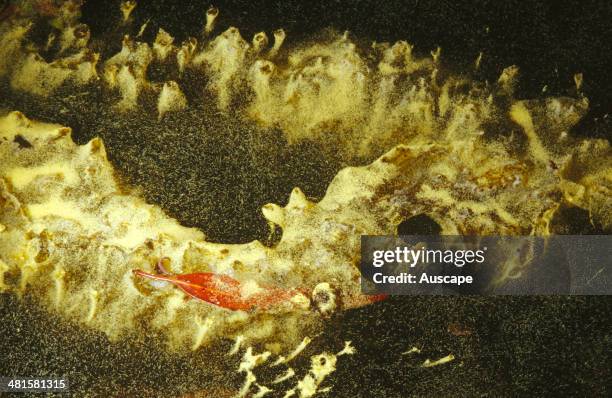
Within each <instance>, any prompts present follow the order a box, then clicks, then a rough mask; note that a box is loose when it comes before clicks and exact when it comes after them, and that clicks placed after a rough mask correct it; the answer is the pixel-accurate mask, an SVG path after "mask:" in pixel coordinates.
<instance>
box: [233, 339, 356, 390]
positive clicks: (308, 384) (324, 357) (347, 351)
mask: <svg viewBox="0 0 612 398" xmlns="http://www.w3.org/2000/svg"><path fill="white" fill-rule="evenodd" d="M307 339H308V340H306V339H305V340H304V341H303V342H302V343H300V345H298V346H297V347H296V348H295V349H294V350H293V352H292V353H291V354H289V355H288V356H287V357H286V358H285V357H284V356H280V357H279V358H278V359H277V360H276V361H275V362H274V363H272V364H271V365H269V366H272V367H274V366H278V365H279V364H286V363H287V362H289V361H291V360H292V359H294V358H295V357H296V356H297V355H298V354H300V353H301V352H302V350H303V349H304V348H305V346H306V345H307V344H308V343H309V342H310V339H309V338H307ZM306 341H307V342H306ZM236 342H237V343H238V342H239V340H236ZM305 342H306V343H305ZM237 347H238V346H237ZM236 352H237V349H233V350H232V351H231V352H230V355H234V354H236ZM355 352H356V350H355V347H353V346H352V345H351V342H350V341H346V342H345V343H344V348H343V349H342V350H340V351H339V352H337V353H335V354H331V353H328V352H322V353H320V354H317V355H313V356H311V357H310V363H311V366H310V369H309V371H308V372H307V373H306V374H305V375H304V377H303V378H302V379H300V380H298V381H297V382H296V383H295V385H294V387H293V388H290V389H288V390H286V391H284V394H283V395H282V396H283V397H286V398H289V397H293V396H296V397H300V398H309V397H313V396H315V395H317V394H318V393H325V392H329V391H331V389H332V387H331V386H327V387H323V388H321V384H323V382H324V381H325V379H326V378H327V377H328V376H329V375H330V374H332V373H333V372H335V371H336V363H337V362H338V357H341V356H343V355H353V354H355ZM271 355H272V353H271V352H270V351H264V352H262V353H260V354H254V353H253V347H247V348H246V350H245V351H244V354H243V356H242V361H241V362H240V366H239V367H238V372H239V373H245V377H244V382H243V385H242V388H241V389H240V391H239V392H238V394H237V397H246V396H252V397H263V396H265V395H267V394H269V393H272V392H274V391H275V389H274V388H270V387H269V386H266V385H261V384H259V383H258V380H257V376H256V375H255V372H254V370H255V368H257V367H258V366H260V365H263V364H265V363H267V362H268V359H269V358H270V357H271ZM295 376H296V373H295V370H293V368H291V367H288V366H287V368H286V370H285V372H284V373H282V374H280V375H279V376H278V377H276V378H275V379H274V380H273V381H272V387H274V385H277V384H280V383H284V382H286V381H288V380H291V379H293V378H294V377H295ZM254 389H256V391H253V390H254ZM280 391H281V392H283V391H282V390H280ZM253 393H254V394H253ZM279 396H281V395H279Z"/></svg>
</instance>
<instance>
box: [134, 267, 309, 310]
mask: <svg viewBox="0 0 612 398" xmlns="http://www.w3.org/2000/svg"><path fill="white" fill-rule="evenodd" d="M162 270H163V268H162ZM133 272H134V275H138V276H142V277H145V278H150V279H155V280H161V281H168V282H170V283H173V284H175V285H176V286H178V287H179V288H180V289H181V290H183V291H184V292H185V293H187V294H188V295H190V296H192V297H195V298H197V299H199V300H203V301H206V302H208V303H211V304H214V305H218V306H219V307H223V308H227V309H230V310H234V311H236V310H249V309H252V308H268V307H270V306H273V305H275V304H279V303H281V302H283V301H286V300H289V299H290V298H292V297H293V296H294V295H296V294H298V293H299V292H298V291H296V290H285V289H278V288H263V289H261V290H260V291H258V292H256V293H253V294H249V295H248V296H244V293H243V291H242V289H241V284H240V282H239V281H237V280H236V279H234V278H231V277H229V276H227V275H218V274H214V273H210V272H204V273H194V274H183V275H180V274H179V275H169V274H160V275H155V274H150V273H148V272H144V271H141V270H134V271H133Z"/></svg>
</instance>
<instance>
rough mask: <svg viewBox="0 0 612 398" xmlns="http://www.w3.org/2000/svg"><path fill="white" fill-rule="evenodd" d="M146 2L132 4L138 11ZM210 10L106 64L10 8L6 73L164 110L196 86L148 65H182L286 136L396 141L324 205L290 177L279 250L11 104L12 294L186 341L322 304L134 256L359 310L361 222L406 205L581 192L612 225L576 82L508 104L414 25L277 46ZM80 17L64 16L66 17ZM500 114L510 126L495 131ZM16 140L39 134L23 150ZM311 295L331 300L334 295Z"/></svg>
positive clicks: (399, 214) (5, 167) (8, 219)
mask: <svg viewBox="0 0 612 398" xmlns="http://www.w3.org/2000/svg"><path fill="white" fill-rule="evenodd" d="M134 5H135V2H131V1H126V2H123V5H122V9H121V10H122V12H123V18H124V20H125V21H126V23H127V22H128V20H129V19H130V13H131V11H132V9H133V8H134ZM217 15H218V10H217V9H214V8H211V9H210V10H209V11H208V13H207V14H206V26H205V27H204V34H203V38H202V42H198V40H196V39H189V40H187V41H186V42H185V43H183V44H181V45H179V46H175V45H174V39H173V38H172V37H171V36H170V34H168V33H167V32H165V31H163V30H160V31H159V34H158V35H157V38H156V41H155V43H153V45H152V46H151V45H149V44H148V43H145V42H139V41H137V40H135V39H134V38H131V37H129V36H126V37H125V38H124V40H123V46H122V49H121V51H120V52H119V53H117V54H116V55H114V56H112V57H111V58H110V59H107V60H101V61H100V62H98V55H97V54H94V53H93V52H91V50H89V49H88V48H87V40H82V41H81V42H78V43H76V42H75V43H72V42H70V43H71V44H70V45H68V46H67V47H66V50H65V51H66V54H62V55H61V57H60V58H59V59H56V60H54V61H51V62H47V61H45V60H44V59H42V57H40V56H39V55H38V54H37V53H36V50H37V49H36V48H35V47H34V45H33V44H32V43H28V42H27V40H26V33H27V32H28V30H29V29H30V28H31V24H30V23H29V22H28V21H27V20H21V21H19V20H17V21H13V22H11V23H6V24H3V25H2V26H1V29H0V33H1V35H0V78H3V79H8V80H9V81H10V85H11V88H12V90H15V91H24V92H27V93H29V94H33V95H37V96H40V97H41V98H44V97H47V96H52V95H53V94H54V92H55V91H56V90H57V89H58V88H59V87H60V86H61V85H65V84H73V85H76V86H81V85H84V84H102V85H103V86H104V87H105V90H108V92H109V93H111V92H117V93H119V95H120V96H121V99H120V101H119V103H118V104H117V110H118V111H121V112H130V111H131V110H133V109H135V108H137V107H139V98H140V96H142V95H144V94H143V93H149V94H150V93H151V92H153V93H154V94H155V95H156V96H157V98H158V101H157V105H158V107H157V114H155V115H151V117H152V119H153V120H154V119H155V118H160V119H161V118H162V117H163V116H164V115H165V114H167V113H168V112H180V111H181V110H182V109H184V108H185V107H187V106H188V105H187V103H188V100H189V101H191V99H190V98H189V99H187V98H186V97H185V95H184V94H183V90H181V87H180V85H179V84H178V83H175V82H174V81H168V82H163V83H161V84H160V83H151V82H149V81H147V70H148V68H149V67H150V65H152V64H153V63H156V62H166V63H174V64H176V65H175V66H176V68H177V71H178V72H179V73H183V72H185V71H187V70H190V72H193V73H200V74H202V75H205V76H206V78H207V82H208V86H207V93H208V94H209V95H212V96H213V98H214V99H215V102H216V104H217V107H218V108H219V110H220V111H222V112H228V111H230V110H231V109H233V106H234V104H235V103H238V105H237V106H238V110H239V111H241V112H242V114H243V115H244V116H245V118H246V119H250V120H252V121H255V122H257V123H259V124H261V125H264V126H266V127H276V128H279V129H280V130H282V131H283V132H284V134H286V136H287V137H288V140H289V141H290V142H297V141H300V140H302V139H304V138H309V139H318V140H323V141H326V140H333V141H334V142H339V143H340V144H341V145H340V147H342V148H345V149H346V151H347V153H357V152H358V153H360V154H361V155H364V156H372V154H373V153H384V155H382V156H381V157H379V158H378V159H377V160H375V161H373V162H372V163H371V164H369V165H366V166H362V167H347V168H345V169H343V170H341V171H340V172H339V173H338V174H337V175H336V177H335V178H334V180H333V181H332V182H331V184H330V185H329V187H328V189H327V193H326V195H325V197H324V198H323V199H322V200H321V201H319V202H318V203H315V202H313V201H310V200H309V199H307V197H306V196H305V195H304V193H303V192H302V191H301V190H300V189H299V188H295V189H294V190H293V192H292V193H291V195H290V197H289V201H288V204H287V205H286V206H285V207H281V206H279V205H276V204H268V205H265V206H264V207H263V215H264V217H265V218H266V219H267V220H268V221H269V222H270V223H271V224H273V225H276V226H280V227H281V228H282V231H283V234H282V238H281V240H280V242H279V243H278V244H277V245H276V246H275V247H273V248H269V247H265V246H264V245H262V244H261V243H260V242H258V241H254V242H251V243H248V244H240V245H226V244H216V243H210V242H206V241H205V236H204V232H202V231H199V230H196V229H192V228H186V227H183V226H181V225H179V223H178V222H177V221H175V220H173V219H171V218H170V217H168V216H167V215H165V214H164V213H163V212H162V211H161V210H160V209H159V208H158V207H156V206H152V205H149V204H147V203H145V202H144V201H143V200H142V199H141V198H139V197H138V196H136V195H133V194H130V193H128V192H125V191H122V190H121V189H120V187H119V185H118V184H117V181H116V180H115V178H114V176H113V170H112V167H111V165H110V164H109V162H108V161H107V158H106V153H105V149H104V144H103V142H102V141H101V140H100V139H94V140H92V141H90V142H89V143H87V144H86V145H83V146H78V145H76V144H75V143H74V142H73V141H72V139H71V137H70V129H69V128H67V127H62V126H58V125H52V124H44V123H38V122H34V121H31V120H29V119H28V118H26V117H25V116H24V115H23V114H21V113H19V112H12V113H9V114H8V115H4V116H2V117H1V118H0V289H1V290H3V291H4V290H11V291H14V292H16V293H18V294H23V293H24V292H26V291H28V292H32V294H34V295H36V296H37V297H39V298H40V300H41V301H42V302H43V303H45V304H46V305H47V306H48V307H49V309H50V310H52V311H57V312H58V313H60V314H62V315H64V316H66V317H67V318H71V319H76V320H79V321H81V322H83V324H84V325H86V326H87V327H90V328H93V329H96V330H101V331H103V332H105V333H106V334H107V335H108V336H109V337H110V338H113V339H116V338H119V337H120V336H123V335H126V334H128V333H138V332H140V331H142V330H143V328H146V329H153V330H159V331H160V333H164V334H166V335H167V336H168V337H169V341H170V342H171V345H172V346H173V347H175V348H181V347H183V348H185V347H186V348H192V349H197V348H199V347H201V346H202V345H205V344H207V343H208V342H209V341H212V340H213V339H214V338H218V337H232V336H236V335H242V336H244V338H245V339H248V340H249V341H252V340H269V339H270V338H271V336H273V337H274V339H278V340H288V341H292V342H295V341H300V340H301V339H302V338H303V337H304V336H303V333H304V329H305V325H309V324H312V323H315V322H316V321H317V320H318V318H319V317H318V315H317V314H318V312H317V311H315V310H314V309H313V308H309V301H308V300H307V299H306V297H304V296H302V297H298V298H296V300H295V302H293V303H287V304H286V305H282V306H280V307H279V308H275V309H274V310H270V311H266V312H263V311H255V312H252V313H246V312H230V311H226V310H224V309H220V308H218V307H215V306H213V305H209V304H206V303H203V302H201V301H198V300H193V299H189V300H186V299H185V295H184V294H183V293H182V292H181V291H180V290H178V289H176V288H174V287H171V286H165V285H163V284H162V285H159V284H158V285H155V284H151V283H148V282H143V281H142V280H135V279H134V277H133V275H132V272H131V271H132V269H144V270H148V271H151V270H153V268H154V264H155V263H156V262H157V261H158V260H159V259H160V258H161V257H168V258H169V259H170V265H169V268H170V269H171V271H172V272H176V273H187V272H216V273H222V274H228V275H230V276H232V277H234V278H236V279H238V280H240V281H241V282H243V283H244V284H245V286H246V287H247V290H248V291H256V290H257V289H258V288H259V286H263V285H280V286H282V287H286V288H292V287H297V288H303V289H305V291H312V289H315V288H316V289H319V290H321V289H323V290H326V291H329V294H328V295H327V296H328V297H332V298H333V297H335V295H336V293H337V294H338V296H339V297H338V303H342V304H343V305H345V306H347V305H348V306H353V305H358V304H359V303H362V302H365V301H364V298H363V297H362V296H361V295H360V294H359V290H360V286H359V272H358V269H357V264H358V261H359V245H360V236H361V235H363V234H369V235H374V234H393V233H395V232H396V227H397V225H398V223H400V222H401V221H402V220H404V219H406V218H408V217H411V216H413V215H417V214H426V215H428V216H430V217H431V218H432V219H433V220H435V221H436V222H437V223H438V224H439V225H440V226H441V228H442V233H443V234H480V235H494V234H501V235H517V234H534V235H546V234H549V233H550V225H551V220H552V219H553V217H554V216H555V214H556V212H557V211H558V209H559V208H561V207H562V206H573V207H579V208H582V209H585V210H587V211H588V212H589V213H590V215H591V218H592V219H593V220H594V221H596V222H598V223H599V224H600V225H602V226H603V227H604V228H608V229H609V228H610V227H612V212H611V209H612V192H611V190H612V156H610V155H611V151H610V146H609V143H608V142H607V141H605V140H595V139H577V138H573V137H571V136H570V135H569V134H568V131H569V129H570V128H571V127H572V126H573V125H574V124H576V123H577V121H578V120H579V119H580V118H581V117H582V116H583V115H584V113H585V112H586V110H587V108H588V101H587V99H586V98H584V97H583V96H582V95H578V97H577V98H548V99H542V100H523V101H517V100H514V99H513V87H514V84H515V81H516V76H517V73H518V69H517V68H516V67H509V68H507V69H505V70H504V71H503V73H502V74H501V76H500V78H499V80H498V82H497V83H496V84H491V85H488V84H487V85H485V84H481V83H479V82H475V81H471V80H469V79H467V78H458V77H453V76H449V77H447V78H445V79H441V78H439V73H438V71H439V69H440V68H441V66H440V57H441V52H440V50H439V49H438V50H436V51H434V52H432V54H431V57H428V58H419V57H416V56H415V55H414V54H413V53H412V46H411V45H410V44H409V43H406V42H403V41H400V42H397V43H395V44H388V43H374V44H373V45H372V48H371V49H369V50H368V51H367V54H364V51H362V50H360V49H358V48H357V46H356V45H355V43H353V42H351V40H350V39H349V38H348V36H347V35H342V36H334V37H333V38H331V39H330V40H328V41H323V42H319V43H314V44H313V43H311V44H308V45H303V46H302V47H299V48H295V47H294V48H291V47H289V48H287V46H286V44H283V43H284V42H285V40H286V38H285V36H286V35H285V32H284V31H282V30H278V31H276V32H274V35H273V36H274V41H273V44H272V46H271V48H269V49H268V48H267V47H268V46H269V43H268V38H267V36H266V35H265V34H261V33H260V34H257V35H256V36H255V37H254V38H253V41H252V43H251V44H249V43H248V42H247V41H245V40H244V39H243V38H242V37H241V35H240V32H239V31H238V29H236V28H229V29H227V30H226V31H225V32H223V33H221V34H219V35H218V36H216V37H212V38H210V39H208V35H210V34H211V33H212V32H213V30H214V25H215V20H216V17H217ZM60 22H61V23H60ZM75 24H76V21H75V20H74V16H72V15H65V16H64V17H63V19H62V18H60V21H59V22H58V26H59V28H58V29H61V30H62V31H64V30H66V29H74V26H75ZM68 33H69V32H68ZM68 33H66V35H68ZM73 33H74V32H73ZM65 37H68V36H65ZM50 40H51V41H52V40H53V38H50ZM281 45H283V46H285V47H281ZM281 57H282V58H281ZM9 58H10V59H11V60H12V61H11V62H7V59H9ZM478 63H479V61H477V63H476V64H477V65H478ZM99 76H100V77H101V79H100V80H101V81H100V82H98V79H99ZM576 85H577V88H578V89H580V87H581V85H582V77H580V78H578V77H577V78H576ZM245 93H246V94H248V95H245ZM496 98H504V99H505V100H507V102H509V103H510V104H511V105H510V106H509V107H502V106H500V105H498V104H497V101H495V99H496ZM32 117H36V115H32ZM117 117H129V116H126V115H125V114H120V113H118V114H117ZM488 122H496V123H497V125H498V126H499V131H495V134H485V128H484V125H485V124H486V123H488ZM513 130H515V131H522V132H521V133H520V134H512V131H513ZM489 133H490V132H489ZM18 136H20V137H21V138H20V139H22V140H23V139H24V140H26V141H27V142H29V143H30V144H31V147H21V146H20V145H19V144H18V142H16V139H17V138H18ZM506 271H508V275H509V274H511V267H510V268H509V269H507V270H506ZM316 304H317V306H318V307H319V310H320V311H321V312H326V311H327V310H326V309H328V310H329V309H335V308H337V306H336V303H335V302H334V303H324V305H320V304H321V303H316ZM329 364H332V363H331V362H329ZM313 366H314V365H313ZM313 377H314V376H313ZM317 380H318V379H317V378H316V377H314V378H311V380H305V381H304V383H307V382H308V383H310V384H309V385H315V386H316V385H318V384H317ZM313 383H314V384H313ZM304 388H306V387H304ZM309 388H310V387H309Z"/></svg>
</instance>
